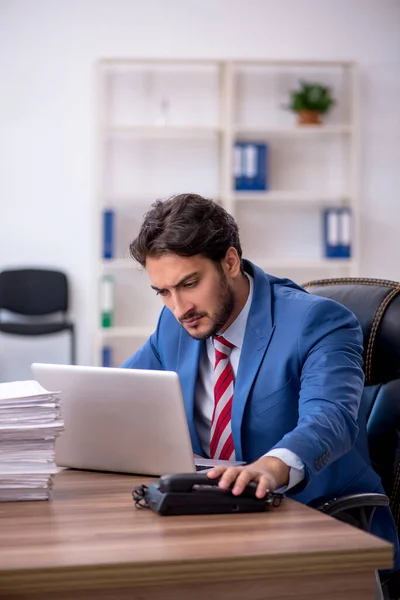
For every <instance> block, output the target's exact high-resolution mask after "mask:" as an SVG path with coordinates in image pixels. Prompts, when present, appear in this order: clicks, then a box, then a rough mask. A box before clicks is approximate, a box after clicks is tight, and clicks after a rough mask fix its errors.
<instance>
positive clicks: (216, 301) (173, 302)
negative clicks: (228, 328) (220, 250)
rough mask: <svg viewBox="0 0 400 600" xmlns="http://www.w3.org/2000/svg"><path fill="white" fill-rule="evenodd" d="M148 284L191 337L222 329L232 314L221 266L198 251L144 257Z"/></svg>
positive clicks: (229, 290) (231, 295)
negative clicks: (148, 279)
mask: <svg viewBox="0 0 400 600" xmlns="http://www.w3.org/2000/svg"><path fill="white" fill-rule="evenodd" d="M146 270H147V272H148V274H149V277H150V281H151V287H152V288H153V289H154V290H155V291H156V292H157V294H158V295H160V296H161V299H162V301H163V302H164V304H165V306H167V307H168V308H169V309H170V311H171V312H172V313H173V314H174V315H175V318H176V319H177V320H178V321H179V323H180V324H181V325H182V327H184V329H186V331H187V332H188V333H189V335H191V336H192V337H193V338H195V339H197V340H205V339H206V338H208V337H210V336H212V335H215V334H216V333H222V331H223V330H224V325H226V323H227V321H228V320H229V318H230V317H231V315H232V312H233V308H234V304H235V295H234V291H233V289H232V286H231V284H230V282H229V279H228V277H227V276H226V274H225V272H224V270H223V268H222V267H220V268H219V267H218V265H216V264H215V263H214V262H213V261H212V260H210V259H208V258H205V257H204V256H201V255H199V254H198V255H196V256H190V257H184V256H178V255H177V254H165V255H164V256H161V257H159V258H154V257H153V258H151V257H148V258H147V260H146Z"/></svg>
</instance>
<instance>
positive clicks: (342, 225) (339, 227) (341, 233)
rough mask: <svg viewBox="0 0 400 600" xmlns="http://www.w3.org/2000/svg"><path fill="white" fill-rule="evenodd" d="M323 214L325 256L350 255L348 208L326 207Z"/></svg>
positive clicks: (340, 256) (338, 256)
mask: <svg viewBox="0 0 400 600" xmlns="http://www.w3.org/2000/svg"><path fill="white" fill-rule="evenodd" d="M323 216H324V247H325V256H326V257H327V258H349V257H350V255H351V212H350V209H348V208H327V209H326V210H325V211H324V215H323Z"/></svg>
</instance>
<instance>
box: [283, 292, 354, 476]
mask: <svg viewBox="0 0 400 600" xmlns="http://www.w3.org/2000/svg"><path fill="white" fill-rule="evenodd" d="M298 352H299V362H300V365H302V368H301V386H300V395H299V416H298V422H297V426H296V427H295V429H294V430H293V431H291V432H289V433H287V434H286V435H285V436H284V437H283V438H282V440H281V441H280V442H279V443H278V444H276V446H275V448H287V449H288V450H291V451H292V452H294V453H295V454H296V455H297V456H298V457H299V458H300V459H301V460H302V462H303V463H304V465H305V481H304V485H305V484H306V483H307V482H308V481H309V480H310V478H311V477H313V476H315V475H317V474H318V473H319V472H320V471H321V470H322V469H323V468H325V467H326V466H327V465H329V464H330V463H332V462H333V461H335V460H337V459H338V458H339V457H340V456H342V455H343V454H345V453H346V452H348V451H349V450H350V449H351V448H352V446H353V445H354V443H355V441H356V438H357V434H358V424H357V416H358V409H359V406H360V401H361V395H362V391H363V385H364V375H363V371H362V332H361V328H360V325H359V323H358V321H357V319H356V317H355V316H354V315H353V313H351V312H350V311H349V310H348V309H346V308H345V307H343V306H342V305H341V304H339V303H337V302H334V301H332V300H328V299H324V300H323V301H321V302H317V303H316V304H314V305H313V306H312V307H311V308H310V309H309V311H308V313H307V314H306V316H305V318H304V321H303V326H302V328H301V333H300V336H299V341H298Z"/></svg>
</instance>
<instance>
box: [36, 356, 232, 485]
mask: <svg viewBox="0 0 400 600" xmlns="http://www.w3.org/2000/svg"><path fill="white" fill-rule="evenodd" d="M31 369H32V375H33V377H34V378H35V379H36V380H37V381H38V382H39V383H40V384H41V385H42V386H43V387H45V388H46V389H47V390H49V391H52V392H53V391H55V392H59V397H60V398H61V412H62V419H63V420H64V428H65V429H64V431H63V432H62V433H61V435H60V436H59V437H58V438H57V439H56V444H55V460H56V463H57V465H59V466H62V467H72V468H76V469H88V470H95V471H111V472H116V473H131V474H141V475H157V476H160V475H165V474H169V473H170V474H173V473H191V472H195V471H196V470H203V469H207V468H211V467H212V466H214V465H217V464H224V465H231V464H243V463H239V462H233V461H219V460H213V459H201V458H199V459H195V458H194V457H193V449H192V444H191V441H190V435H189V428H188V424H187V420H186V413H185V409H184V403H183V398H182V391H181V386H180V382H179V377H178V374H177V373H174V372H172V371H152V370H141V369H115V368H108V367H107V368H105V367H84V366H72V365H53V364H44V363H33V364H32V366H31Z"/></svg>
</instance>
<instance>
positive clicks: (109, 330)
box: [98, 326, 153, 339]
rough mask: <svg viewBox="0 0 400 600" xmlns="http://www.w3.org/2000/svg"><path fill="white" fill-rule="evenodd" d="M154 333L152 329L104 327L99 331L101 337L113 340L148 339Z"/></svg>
mask: <svg viewBox="0 0 400 600" xmlns="http://www.w3.org/2000/svg"><path fill="white" fill-rule="evenodd" d="M152 333H153V330H152V329H151V328H150V327H130V326H128V327H104V328H101V329H99V330H98V334H99V336H100V337H102V338H104V339H113V338H145V339H146V338H148V337H149V336H150V335H151V334H152Z"/></svg>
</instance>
